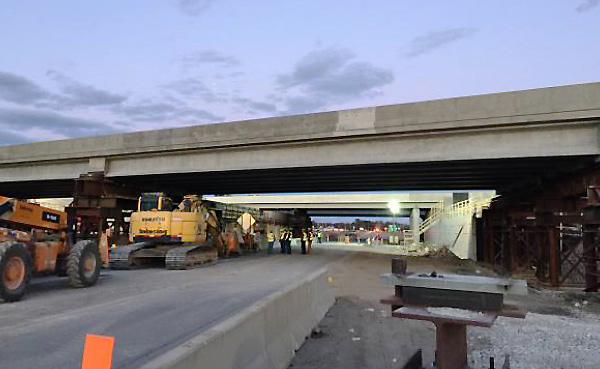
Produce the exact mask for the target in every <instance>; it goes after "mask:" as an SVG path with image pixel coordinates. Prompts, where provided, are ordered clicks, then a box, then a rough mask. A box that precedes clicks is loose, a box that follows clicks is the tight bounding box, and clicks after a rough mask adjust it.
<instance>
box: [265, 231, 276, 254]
mask: <svg viewBox="0 0 600 369" xmlns="http://www.w3.org/2000/svg"><path fill="white" fill-rule="evenodd" d="M267 242H268V243H269V247H268V248H267V253H268V254H272V253H273V244H274V243H275V233H273V231H269V233H268V234H267Z"/></svg>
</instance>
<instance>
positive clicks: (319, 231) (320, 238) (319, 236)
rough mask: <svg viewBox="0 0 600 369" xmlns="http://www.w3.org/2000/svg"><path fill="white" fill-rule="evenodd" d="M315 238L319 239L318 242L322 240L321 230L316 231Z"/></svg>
mask: <svg viewBox="0 0 600 369" xmlns="http://www.w3.org/2000/svg"><path fill="white" fill-rule="evenodd" d="M317 240H318V241H319V243H322V242H323V231H322V230H320V229H319V230H318V231H317Z"/></svg>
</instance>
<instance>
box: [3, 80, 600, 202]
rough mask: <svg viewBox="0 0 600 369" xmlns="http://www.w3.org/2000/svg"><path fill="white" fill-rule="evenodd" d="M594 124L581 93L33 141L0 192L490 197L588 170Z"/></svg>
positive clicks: (594, 86) (569, 89)
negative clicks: (95, 177)
mask: <svg viewBox="0 0 600 369" xmlns="http://www.w3.org/2000/svg"><path fill="white" fill-rule="evenodd" d="M599 124H600V83H590V84H582V85H572V86H562V87H553V88H543V89H535V90H526V91H515V92H505V93H497V94H489V95H480V96H469V97H459V98H451V99H444V100H435V101H426V102H417V103H409V104H398V105H389V106H378V107H370V108H362V109H353V110H343V111H334V112H325V113H314V114H305V115H298V116H289V117H275V118H266V119H256V120H249V121H240V122H230V123H222V124H210V125H203V126H193V127H185V128H174V129H167V130H158V131H148V132H135V133H127V134H120V135H112V136H104V137H91V138H82V139H73V140H65V141H55V142H43V143H35V144H27V145H19V146H9V147H3V148H0V171H1V173H2V175H1V176H0V192H3V193H5V194H12V195H26V194H32V193H31V192H35V191H34V189H35V188H42V190H41V191H44V190H43V188H46V192H47V193H46V195H52V196H65V195H67V196H68V194H67V193H65V192H68V190H67V189H68V188H69V186H72V180H73V179H74V178H77V177H78V176H79V175H80V174H83V173H88V172H103V173H104V174H105V176H106V177H108V178H113V179H115V180H118V181H121V182H124V183H131V184H134V185H139V186H143V187H145V188H147V189H152V188H156V189H159V188H163V187H171V188H172V187H176V188H177V189H180V190H182V191H185V192H196V193H249V192H295V191H332V190H373V189H380V190H381V189H388V188H389V189H396V190H401V189H402V190H414V189H457V188H494V189H501V188H504V187H506V186H507V185H508V184H511V183H514V182H515V181H518V180H520V181H522V180H523V179H524V178H526V177H537V176H540V175H544V174H547V173H550V175H555V174H557V173H559V174H560V173H564V172H565V171H570V170H574V169H578V168H584V167H586V166H589V165H593V164H594V159H595V157H596V156H597V155H599V154H600V135H599V134H598V126H599ZM326 178H329V179H330V181H329V182H327V181H325V182H323V181H321V180H322V179H326ZM38 191H40V190H38ZM38 195H41V194H38Z"/></svg>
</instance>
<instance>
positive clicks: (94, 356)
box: [81, 334, 115, 369]
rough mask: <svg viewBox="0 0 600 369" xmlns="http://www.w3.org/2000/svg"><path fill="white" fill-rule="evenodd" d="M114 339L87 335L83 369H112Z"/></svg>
mask: <svg viewBox="0 0 600 369" xmlns="http://www.w3.org/2000/svg"><path fill="white" fill-rule="evenodd" d="M114 343H115V338H114V337H108V336H98V335H95V334H87V335H86V337H85V348H84V349H83V364H82V365H81V369H110V364H111V360H112V352H113V345H114Z"/></svg>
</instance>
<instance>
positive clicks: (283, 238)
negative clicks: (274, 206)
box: [279, 227, 287, 254]
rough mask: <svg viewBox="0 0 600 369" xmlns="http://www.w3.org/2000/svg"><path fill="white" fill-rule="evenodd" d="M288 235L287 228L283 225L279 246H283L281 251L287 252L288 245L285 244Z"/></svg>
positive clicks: (280, 231)
mask: <svg viewBox="0 0 600 369" xmlns="http://www.w3.org/2000/svg"><path fill="white" fill-rule="evenodd" d="M286 236H287V230H286V229H285V228H284V227H281V229H280V230H279V247H281V253H282V254H285V252H286V246H285V238H286Z"/></svg>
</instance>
